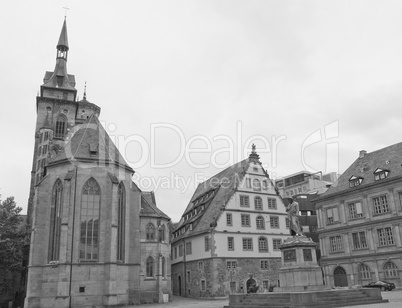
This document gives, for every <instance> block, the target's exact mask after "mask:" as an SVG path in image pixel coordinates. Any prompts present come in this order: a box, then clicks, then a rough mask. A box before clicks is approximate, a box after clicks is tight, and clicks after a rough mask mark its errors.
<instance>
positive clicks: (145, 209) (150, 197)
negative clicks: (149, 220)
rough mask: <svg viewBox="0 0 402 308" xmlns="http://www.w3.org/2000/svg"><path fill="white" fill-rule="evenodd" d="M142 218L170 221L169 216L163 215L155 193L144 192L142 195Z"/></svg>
mask: <svg viewBox="0 0 402 308" xmlns="http://www.w3.org/2000/svg"><path fill="white" fill-rule="evenodd" d="M140 216H142V217H144V216H146V217H156V218H165V219H167V220H170V218H169V216H167V215H166V214H165V213H163V212H162V211H161V210H160V209H159V208H158V207H157V206H156V200H155V194H154V192H153V191H143V192H142V193H141V212H140Z"/></svg>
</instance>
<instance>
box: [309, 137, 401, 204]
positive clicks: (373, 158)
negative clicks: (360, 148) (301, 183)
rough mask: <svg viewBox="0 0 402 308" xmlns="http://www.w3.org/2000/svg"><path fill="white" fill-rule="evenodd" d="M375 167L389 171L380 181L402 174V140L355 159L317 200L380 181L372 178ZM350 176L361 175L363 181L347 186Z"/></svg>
mask: <svg viewBox="0 0 402 308" xmlns="http://www.w3.org/2000/svg"><path fill="white" fill-rule="evenodd" d="M377 168H381V169H386V170H389V171H390V172H389V174H388V177H387V178H386V179H383V180H380V181H382V182H383V181H388V180H391V179H392V178H396V177H400V176H402V142H401V143H397V144H394V145H391V146H388V147H386V148H383V149H380V150H377V151H374V152H371V153H366V154H365V155H364V156H363V157H359V158H358V159H356V160H355V161H354V163H353V164H352V165H351V166H350V167H349V168H348V169H347V170H346V171H345V172H344V173H343V174H342V175H341V176H340V177H339V179H338V181H337V182H336V183H334V184H333V185H332V186H331V187H330V188H329V189H328V190H327V191H326V192H325V193H324V194H322V195H321V196H320V197H319V198H318V199H317V200H320V199H321V198H326V197H328V196H330V195H334V194H338V193H340V192H344V191H353V190H355V189H361V188H364V187H367V186H370V185H372V184H374V183H376V182H378V183H380V182H379V181H375V179H374V174H373V173H374V171H375V170H376V169H377ZM352 176H355V177H361V178H363V181H362V182H361V184H360V185H358V186H356V187H349V179H350V178H351V177H352Z"/></svg>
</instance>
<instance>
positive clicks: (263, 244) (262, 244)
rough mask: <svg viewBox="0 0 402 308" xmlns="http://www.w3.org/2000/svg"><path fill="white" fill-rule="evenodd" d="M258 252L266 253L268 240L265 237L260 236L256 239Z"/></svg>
mask: <svg viewBox="0 0 402 308" xmlns="http://www.w3.org/2000/svg"><path fill="white" fill-rule="evenodd" d="M258 251H259V252H268V240H267V238H266V237H263V236H261V237H260V238H259V239H258Z"/></svg>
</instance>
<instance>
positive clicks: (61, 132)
mask: <svg viewBox="0 0 402 308" xmlns="http://www.w3.org/2000/svg"><path fill="white" fill-rule="evenodd" d="M66 130H67V117H66V116H65V115H64V114H60V115H59V116H58V117H57V121H56V129H55V132H54V137H55V138H64V136H65V135H66Z"/></svg>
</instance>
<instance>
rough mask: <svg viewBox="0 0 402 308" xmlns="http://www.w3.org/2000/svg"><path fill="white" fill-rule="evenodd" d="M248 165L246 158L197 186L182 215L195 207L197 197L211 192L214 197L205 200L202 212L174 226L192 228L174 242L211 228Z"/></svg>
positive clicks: (248, 161) (248, 160)
mask: <svg viewBox="0 0 402 308" xmlns="http://www.w3.org/2000/svg"><path fill="white" fill-rule="evenodd" d="M249 164H250V159H249V158H247V159H245V160H243V161H241V162H239V163H236V164H234V165H233V166H230V167H228V168H226V169H225V170H223V171H222V172H220V173H218V174H216V175H214V176H213V177H211V178H209V179H208V180H206V181H205V182H203V183H201V184H199V185H198V187H197V189H196V191H195V192H194V195H193V197H192V198H191V200H190V203H189V204H188V206H187V208H186V210H185V211H184V215H186V214H187V213H189V212H190V211H192V210H193V209H194V208H195V207H196V205H195V204H194V201H196V200H197V199H198V198H199V197H201V196H203V195H204V194H206V193H208V192H211V191H214V195H213V197H212V199H207V201H206V203H205V209H204V211H202V212H201V213H200V214H198V215H196V216H195V217H193V218H191V219H189V220H187V221H186V222H184V221H183V219H182V220H181V221H180V223H179V224H178V225H177V226H176V230H177V229H179V228H181V227H182V226H184V225H187V224H189V223H192V224H193V228H192V230H190V229H188V230H187V232H186V233H185V234H182V235H180V236H179V237H178V238H176V239H174V240H175V241H176V240H178V239H179V238H181V237H187V236H189V235H192V234H199V233H203V232H205V231H207V230H209V229H210V228H211V226H214V225H215V223H216V221H217V219H218V218H219V216H220V214H221V212H222V210H223V209H224V206H225V204H226V203H227V202H228V200H229V198H230V197H231V196H232V195H233V194H234V192H235V191H236V188H237V186H238V184H239V181H240V180H241V179H242V178H243V177H244V174H245V172H246V171H247V169H248V166H249ZM197 206H198V204H197Z"/></svg>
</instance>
